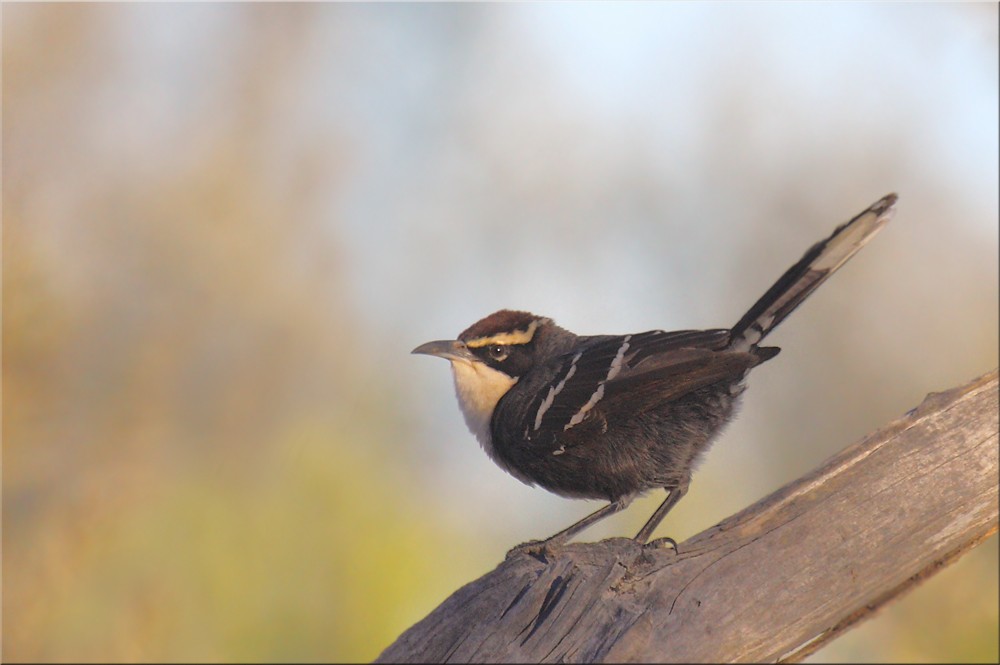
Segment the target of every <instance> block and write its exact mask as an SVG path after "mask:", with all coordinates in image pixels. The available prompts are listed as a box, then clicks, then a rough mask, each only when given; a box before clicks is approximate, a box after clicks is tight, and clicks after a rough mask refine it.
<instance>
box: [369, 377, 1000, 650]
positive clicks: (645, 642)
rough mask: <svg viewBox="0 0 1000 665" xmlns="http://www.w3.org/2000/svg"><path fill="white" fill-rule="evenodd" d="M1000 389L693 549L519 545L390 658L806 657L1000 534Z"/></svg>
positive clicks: (848, 453) (618, 543)
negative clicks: (540, 551) (537, 552)
mask: <svg viewBox="0 0 1000 665" xmlns="http://www.w3.org/2000/svg"><path fill="white" fill-rule="evenodd" d="M997 395H998V388H997V372H996V370H994V371H993V372H990V373H988V374H986V375H984V376H982V377H979V378H978V379H975V380H974V381H972V382H970V383H969V384H967V385H965V386H961V387H959V388H955V389H952V390H949V391H947V392H944V393H935V394H931V395H929V396H928V397H927V398H926V399H925V400H924V402H923V403H922V404H921V405H920V406H919V407H917V408H916V409H914V410H912V411H910V412H909V413H907V414H906V415H905V416H903V417H902V418H900V419H898V420H896V421H894V422H892V423H889V424H888V425H886V426H885V427H883V428H881V429H880V430H878V431H877V432H874V433H872V434H870V435H869V436H867V437H866V438H865V439H864V440H862V441H860V442H858V443H855V444H853V445H851V446H848V447H847V448H846V449H844V450H843V451H841V452H840V453H838V454H837V455H835V456H834V457H832V458H830V459H829V460H827V461H826V462H825V463H823V464H822V465H821V466H820V467H819V468H817V469H816V470H815V471H813V472H811V473H809V474H807V475H806V476H804V477H802V478H799V479H798V480H796V481H794V482H792V483H790V484H789V485H787V486H785V487H783V488H782V489H780V490H778V491H777V492H775V493H774V494H772V495H770V496H768V497H766V498H764V499H762V500H761V501H759V502H757V503H756V504H754V505H752V506H750V507H748V508H746V509H745V510H743V511H741V512H740V513H738V514H736V515H733V516H732V517H730V518H728V519H726V520H725V521H723V522H722V523H720V524H717V525H716V526H713V527H712V528H710V529H707V530H706V531H703V532H702V533H699V534H698V535H696V536H694V537H692V538H691V539H689V540H687V541H685V542H683V543H681V544H680V547H679V550H680V554H676V553H674V552H673V551H672V550H670V549H669V548H657V547H651V546H647V547H642V546H639V545H637V544H635V543H634V542H633V541H631V540H629V539H624V538H613V539H609V540H605V541H602V542H598V543H580V544H570V545H567V546H565V547H563V548H561V549H559V550H557V551H555V552H552V553H550V554H549V555H548V556H547V557H533V556H530V555H528V554H522V553H519V554H515V555H513V556H509V557H508V558H507V560H505V561H504V562H503V563H501V564H500V565H499V566H498V567H497V568H496V569H495V570H493V571H492V572H490V573H487V574H486V575H484V576H483V577H481V578H479V579H478V580H475V581H473V582H471V583H469V584H467V585H466V586H464V587H462V588H461V589H459V590H458V591H456V592H455V593H454V594H453V595H452V596H451V597H450V598H448V599H447V600H446V601H445V602H444V603H443V604H442V605H441V606H439V607H438V608H437V609H436V610H434V611H433V612H432V613H431V614H430V615H429V616H427V617H426V618H425V619H423V620H422V621H420V622H419V623H417V624H416V625H414V626H413V627H412V628H410V629H409V630H407V631H406V632H405V633H403V635H402V636H400V637H399V639H397V640H396V642H394V643H393V644H392V645H390V646H389V647H388V648H387V649H386V650H385V651H384V652H383V653H382V655H381V656H380V657H379V659H378V661H377V662H470V661H475V662H480V661H482V662H487V661H488V662H560V661H570V662H654V661H661V662H719V661H757V662H760V661H775V660H779V659H788V660H798V659H800V658H802V657H804V656H806V655H808V654H809V653H811V652H812V651H814V650H815V649H817V648H819V646H821V645H822V644H823V643H825V642H826V641H828V640H829V639H832V638H833V637H835V636H836V635H838V634H840V633H842V632H843V631H844V630H846V629H848V628H849V627H850V626H852V625H854V624H856V623H857V622H858V621H861V620H863V619H864V618H866V617H867V616H870V614H871V613H872V612H873V611H874V610H876V609H878V608H879V607H880V606H882V605H883V604H885V603H886V602H888V601H889V600H892V599H893V598H895V597H897V596H899V595H900V594H902V593H904V592H905V591H907V590H908V589H910V588H912V587H913V586H914V585H916V584H917V583H919V581H921V580H922V579H925V578H926V577H928V576H930V575H932V574H933V573H935V572H936V571H937V570H940V569H941V568H942V567H943V565H945V564H947V563H949V562H951V561H953V560H955V559H957V558H958V557H959V556H961V555H962V554H963V553H965V552H967V551H968V550H969V549H971V548H972V547H974V546H975V545H977V544H979V543H980V542H982V541H983V540H985V539H986V538H988V537H990V536H991V535H993V534H995V533H996V531H997V523H998V518H997V506H998V499H997V496H998V492H997V487H998V441H997V429H998V401H997ZM541 559H545V560H541Z"/></svg>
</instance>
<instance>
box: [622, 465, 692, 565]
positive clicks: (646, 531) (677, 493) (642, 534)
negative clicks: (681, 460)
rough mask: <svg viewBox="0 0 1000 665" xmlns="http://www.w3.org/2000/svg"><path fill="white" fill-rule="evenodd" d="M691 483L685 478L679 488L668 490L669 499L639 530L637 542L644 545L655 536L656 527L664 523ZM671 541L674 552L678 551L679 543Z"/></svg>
mask: <svg viewBox="0 0 1000 665" xmlns="http://www.w3.org/2000/svg"><path fill="white" fill-rule="evenodd" d="M689 482H690V480H689V479H687V478H685V479H684V480H683V481H682V482H681V483H680V484H678V485H677V487H674V488H671V489H668V490H667V491H668V492H669V494H668V495H667V498H666V499H664V501H663V503H661V504H660V507H659V508H657V509H656V512H654V513H653V516H652V517H650V518H649V521H648V522H646V525H645V526H643V527H642V528H641V529H640V530H639V533H637V534H636V535H635V540H636V542H638V543H642V544H644V543H645V542H646V541H647V540H649V537H650V536H651V535H653V531H655V530H656V527H658V526H659V525H660V522H662V521H663V518H664V517H666V516H667V513H669V512H670V509H671V508H673V507H674V506H675V505H677V502H678V501H680V500H681V497H683V496H684V495H685V494H687V491H688V484H689ZM669 540H670V542H672V543H673V544H674V550H675V551H676V550H677V543H676V542H674V540H673V539H672V538H670V539H669Z"/></svg>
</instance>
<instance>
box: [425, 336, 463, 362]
mask: <svg viewBox="0 0 1000 665" xmlns="http://www.w3.org/2000/svg"><path fill="white" fill-rule="evenodd" d="M410 353H419V354H422V355H425V356H437V357H438V358H444V359H445V360H469V359H470V358H472V357H473V356H472V354H471V353H469V349H468V347H466V346H465V343H464V342H460V341H458V340H452V339H442V340H437V341H435V342H427V343H426V344H421V345H420V346H418V347H417V348H415V349H413V351H410Z"/></svg>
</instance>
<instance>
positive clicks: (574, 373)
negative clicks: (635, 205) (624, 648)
mask: <svg viewBox="0 0 1000 665" xmlns="http://www.w3.org/2000/svg"><path fill="white" fill-rule="evenodd" d="M896 200H897V195H896V194H894V193H892V194H887V195H886V196H884V197H882V198H881V199H879V200H878V201H877V202H875V203H873V204H872V205H871V206H869V207H868V208H867V209H865V210H864V211H862V212H861V213H859V214H858V215H856V216H855V217H853V218H852V219H850V220H849V221H847V222H845V223H844V224H841V225H840V226H838V227H837V228H836V229H835V230H834V231H833V233H832V234H831V235H830V236H829V237H828V238H826V239H824V240H821V241H819V242H817V243H815V244H814V245H813V246H812V247H810V248H809V250H808V251H806V253H805V254H804V255H803V256H802V258H801V259H800V260H799V261H798V262H797V263H795V264H794V265H793V266H792V267H791V268H789V269H788V270H787V271H785V273H784V274H782V275H781V277H779V278H778V280H777V281H776V282H775V283H774V285H773V286H771V288H770V289H768V290H767V292H765V293H764V295H763V296H761V297H760V299H759V300H757V302H755V303H754V304H753V306H752V307H750V309H748V310H747V311H746V313H745V314H744V315H743V316H742V317H741V318H740V319H739V320H738V321H737V322H736V324H735V325H733V326H732V327H731V328H714V329H707V330H678V331H672V332H666V331H663V330H651V331H647V332H641V333H635V334H627V335H586V336H581V335H576V334H574V333H572V332H570V331H569V330H566V329H564V328H561V327H560V326H558V325H556V323H555V322H554V321H553V320H552V319H550V318H548V317H545V316H538V315H535V314H532V313H530V312H525V311H519V310H511V309H502V310H500V311H497V312H494V313H492V314H490V315H489V316H486V317H485V318H483V319H480V320H479V321H477V322H476V323H473V324H472V325H471V326H469V327H468V328H466V329H465V330H464V331H463V332H462V333H461V334H459V335H458V337H457V339H454V340H438V341H433V342H427V343H425V344H421V345H420V346H418V347H416V348H415V349H413V351H412V353H415V354H424V355H430V356H437V357H440V358H443V359H445V360H448V361H449V362H450V363H451V370H452V374H453V378H454V384H455V392H456V395H457V398H458V403H459V407H460V409H461V411H462V414H463V416H464V418H465V422H466V424H467V425H468V428H469V430H470V431H471V432H472V434H474V435H475V437H476V439H478V441H479V443H480V445H481V446H482V448H483V450H484V451H485V452H486V454H487V455H488V456H489V457H490V458H491V459H492V460H493V461H494V462H495V463H496V464H497V465H499V466H500V467H501V468H502V469H503V470H504V471H506V472H507V473H509V474H510V475H512V476H513V477H515V478H517V479H518V480H520V481H522V482H524V483H526V484H528V485H532V486H534V485H537V486H540V487H542V488H544V489H546V490H548V491H550V492H553V493H555V494H557V495H560V496H563V497H568V498H582V499H602V500H606V501H608V503H607V505H605V506H603V507H601V508H599V509H598V510H596V511H595V512H593V513H591V514H589V515H587V516H586V517H584V518H583V519H580V520H579V521H577V522H574V523H573V524H571V525H570V526H568V527H566V528H565V529H563V530H561V531H559V532H558V533H556V534H554V535H552V536H550V537H548V538H546V539H544V540H541V541H531V543H534V544H535V545H537V546H538V547H541V548H551V547H557V546H559V545H561V544H563V543H565V542H567V541H568V540H570V539H571V538H573V537H574V536H576V535H577V534H578V533H579V532H580V531H582V530H583V529H585V528H587V527H589V526H591V525H593V524H594V523H595V522H598V521H599V520H601V519H604V518H605V517H608V516H609V515H612V514H615V513H617V512H619V511H622V510H624V509H625V508H627V507H628V506H629V504H631V503H632V501H633V500H634V499H635V498H637V497H638V496H641V495H643V494H645V493H647V492H649V491H653V490H664V491H666V493H667V494H666V498H665V499H664V500H663V502H662V503H661V504H660V505H659V507H658V508H657V509H656V510H655V511H654V513H653V515H652V516H651V517H650V518H649V519H648V521H647V522H646V523H645V525H644V526H643V527H642V528H641V529H640V530H639V532H638V533H637V534H636V536H635V538H634V540H635V541H636V542H638V543H640V544H646V543H647V541H649V538H650V537H651V535H652V534H653V532H654V530H655V529H656V528H657V526H658V525H659V524H660V523H661V521H662V520H663V518H664V517H666V515H667V514H668V513H669V512H670V510H671V509H672V508H673V507H674V506H675V505H677V503H678V502H679V501H680V500H681V499H682V498H683V497H684V495H685V494H686V493H687V491H688V487H689V486H690V483H691V475H692V471H693V469H694V467H695V465H696V463H697V462H698V461H699V460H700V458H701V457H702V456H703V455H704V453H705V452H706V451H707V450H708V448H709V447H710V445H711V443H712V442H713V440H714V439H715V438H716V437H717V435H718V434H719V433H720V432H721V431H722V430H723V428H724V427H725V425H726V424H727V423H728V422H729V421H730V420H731V419H732V418H733V417H734V415H735V412H736V409H737V405H738V403H739V400H740V397H741V395H742V393H743V391H744V390H745V389H746V377H747V374H748V373H749V372H750V370H752V369H753V368H755V367H756V366H757V365H760V364H761V363H764V362H766V361H768V360H771V359H772V358H774V357H775V356H776V355H777V354H778V352H779V351H780V348H778V347H775V346H761V342H762V341H763V340H764V339H765V338H766V337H767V336H768V335H769V334H770V333H771V331H773V330H774V329H775V328H776V327H777V326H778V324H780V323H781V322H782V321H783V320H784V319H785V317H787V316H788V315H789V314H791V312H792V311H794V310H795V308H796V307H798V306H799V305H800V304H802V302H803V301H804V300H805V299H806V298H807V297H808V296H809V295H810V294H812V292H813V291H815V290H816V289H817V288H818V287H819V286H820V285H821V284H822V283H823V282H824V281H826V280H827V279H828V278H829V277H830V275H832V274H833V273H834V272H836V270H837V269H838V268H840V267H841V266H842V265H843V264H844V263H845V262H846V261H847V260H848V259H850V258H851V257H852V256H853V255H854V254H855V253H856V252H857V251H858V250H860V249H861V248H862V247H863V246H864V245H865V244H866V243H867V242H868V241H869V240H871V239H872V237H873V236H874V235H875V234H876V233H877V232H878V231H880V230H881V229H882V228H883V227H884V226H885V224H886V223H887V222H888V221H889V220H890V219H891V218H892V216H893V214H894V212H895V204H896ZM660 540H663V541H669V544H670V545H671V546H672V547H673V548H674V550H675V551H676V549H677V544H676V542H675V541H674V540H673V539H672V538H665V539H660ZM536 551H537V550H536Z"/></svg>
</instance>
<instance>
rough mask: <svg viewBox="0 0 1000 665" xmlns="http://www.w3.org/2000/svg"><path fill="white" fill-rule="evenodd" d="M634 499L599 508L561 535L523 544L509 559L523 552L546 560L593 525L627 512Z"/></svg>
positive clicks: (628, 496)
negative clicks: (546, 555) (611, 516)
mask: <svg viewBox="0 0 1000 665" xmlns="http://www.w3.org/2000/svg"><path fill="white" fill-rule="evenodd" d="M634 498H635V495H634V494H630V495H627V496H623V497H621V498H620V499H618V500H617V501H612V502H611V503H609V504H608V505H606V506H604V507H602V508H599V509H598V510H595V511H594V512H592V513H591V514H589V515H587V516H586V517H584V518H583V519H582V520H580V521H578V522H574V523H573V524H570V525H569V526H568V527H566V528H565V529H563V530H562V531H560V532H559V533H557V534H555V535H554V536H549V537H548V538H546V539H545V540H531V541H528V542H527V543H522V544H521V545H518V546H517V547H515V548H514V549H512V550H510V551H509V552H507V557H508V558H510V557H511V556H512V555H514V554H520V553H522V552H523V553H525V554H530V555H532V556H536V557H537V555H542V558H544V555H545V553H546V552H551V551H552V549H554V548H556V547H559V546H560V545H562V544H564V543H565V542H566V541H568V540H569V539H570V538H572V537H573V536H575V535H576V534H578V533H580V532H581V531H583V530H584V529H586V528H587V527H588V526H590V525H591V524H594V523H595V522H599V521H600V520H602V519H604V518H605V517H607V516H608V515H614V514H615V513H617V512H621V511H622V510H625V508H627V507H628V505H629V504H630V503H632V499H634Z"/></svg>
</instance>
